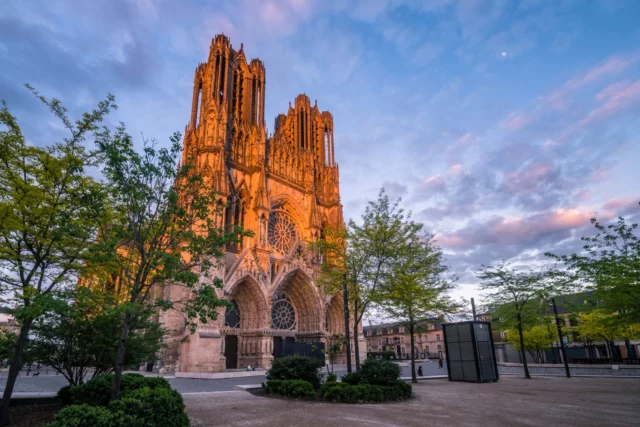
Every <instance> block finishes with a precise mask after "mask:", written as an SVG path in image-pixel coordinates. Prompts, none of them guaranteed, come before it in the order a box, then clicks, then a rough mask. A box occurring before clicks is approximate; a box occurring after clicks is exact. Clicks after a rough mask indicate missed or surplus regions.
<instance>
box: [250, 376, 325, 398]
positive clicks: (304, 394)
mask: <svg viewBox="0 0 640 427" xmlns="http://www.w3.org/2000/svg"><path fill="white" fill-rule="evenodd" d="M262 386H263V388H264V389H265V391H266V392H267V393H277V394H280V395H282V396H286V397H294V398H296V399H314V398H315V397H316V392H315V390H314V388H313V385H312V384H311V383H310V382H308V381H304V380H284V381H282V380H268V381H267V382H266V384H264V383H263V385H262Z"/></svg>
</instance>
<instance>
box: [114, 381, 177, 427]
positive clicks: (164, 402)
mask: <svg viewBox="0 0 640 427" xmlns="http://www.w3.org/2000/svg"><path fill="white" fill-rule="evenodd" d="M108 408H109V410H110V411H111V412H112V413H116V414H117V413H121V414H126V415H127V416H128V417H130V420H128V425H147V426H155V427H188V426H189V417H188V416H187V414H186V413H185V412H184V408H185V406H184V402H183V400H182V395H181V394H180V393H179V392H178V391H176V390H173V389H171V388H165V387H160V388H155V389H152V388H148V387H144V388H140V389H137V390H128V391H124V392H123V393H122V396H121V397H120V399H118V400H113V401H111V402H110V403H109V406H108Z"/></svg>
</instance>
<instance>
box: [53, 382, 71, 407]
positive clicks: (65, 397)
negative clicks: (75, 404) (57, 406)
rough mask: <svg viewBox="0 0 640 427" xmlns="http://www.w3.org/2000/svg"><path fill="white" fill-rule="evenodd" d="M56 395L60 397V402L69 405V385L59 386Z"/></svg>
mask: <svg viewBox="0 0 640 427" xmlns="http://www.w3.org/2000/svg"><path fill="white" fill-rule="evenodd" d="M56 396H57V397H58V399H60V402H62V404H63V405H70V404H71V385H66V386H64V387H62V388H60V390H58V394H57V395H56Z"/></svg>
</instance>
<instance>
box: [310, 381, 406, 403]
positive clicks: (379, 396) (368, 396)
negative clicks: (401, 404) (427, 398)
mask: <svg viewBox="0 0 640 427" xmlns="http://www.w3.org/2000/svg"><path fill="white" fill-rule="evenodd" d="M411 393H412V390H411V385H409V384H407V383H405V382H403V381H398V382H397V383H395V384H393V385H390V386H378V385H371V384H360V385H349V384H346V383H324V384H323V385H322V387H320V395H321V396H322V398H323V399H324V400H326V401H327V402H338V403H365V402H372V403H375V402H385V401H394V400H404V399H408V398H409V397H411Z"/></svg>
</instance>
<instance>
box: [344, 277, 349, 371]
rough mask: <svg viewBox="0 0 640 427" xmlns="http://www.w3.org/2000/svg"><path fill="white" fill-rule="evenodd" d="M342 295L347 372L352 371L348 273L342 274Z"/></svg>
mask: <svg viewBox="0 0 640 427" xmlns="http://www.w3.org/2000/svg"><path fill="white" fill-rule="evenodd" d="M342 297H343V302H344V336H345V338H346V340H347V372H348V373H351V336H350V334H349V297H348V295H347V275H346V274H343V275H342Z"/></svg>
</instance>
